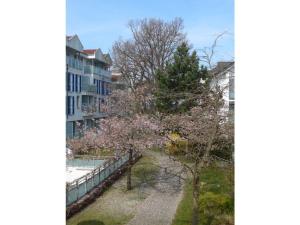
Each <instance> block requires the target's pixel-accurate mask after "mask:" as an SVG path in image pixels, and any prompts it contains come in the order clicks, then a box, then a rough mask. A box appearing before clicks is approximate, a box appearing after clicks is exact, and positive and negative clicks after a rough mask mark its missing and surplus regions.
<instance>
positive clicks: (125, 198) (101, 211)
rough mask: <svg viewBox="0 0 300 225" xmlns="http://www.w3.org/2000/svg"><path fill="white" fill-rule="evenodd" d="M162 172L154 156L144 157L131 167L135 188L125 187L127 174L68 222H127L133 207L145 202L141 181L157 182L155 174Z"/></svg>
mask: <svg viewBox="0 0 300 225" xmlns="http://www.w3.org/2000/svg"><path fill="white" fill-rule="evenodd" d="M158 172H159V168H158V167H157V166H155V159H154V158H153V157H150V156H143V157H142V158H141V159H140V160H139V161H138V162H137V163H136V164H135V165H134V166H133V168H132V185H133V189H132V190H130V191H127V190H126V173H125V174H124V175H123V176H122V177H121V178H120V179H121V180H120V182H119V183H120V184H119V185H114V186H112V187H110V188H109V189H108V190H107V191H105V192H104V194H103V195H102V196H101V197H99V198H98V199H96V201H95V202H94V203H92V204H91V205H89V206H88V207H87V208H85V209H84V210H82V211H81V212H79V213H77V214H76V215H74V216H73V217H71V218H70V219H68V220H67V223H66V225H124V224H126V223H128V222H129V221H130V219H131V218H132V217H133V216H134V212H133V208H134V207H135V206H136V205H137V204H138V203H139V202H140V201H143V200H144V199H145V198H146V197H147V194H145V193H141V192H140V190H139V186H140V184H142V183H145V182H148V183H149V184H153V182H155V181H154V180H153V177H154V176H155V175H156V174H157V173H158Z"/></svg>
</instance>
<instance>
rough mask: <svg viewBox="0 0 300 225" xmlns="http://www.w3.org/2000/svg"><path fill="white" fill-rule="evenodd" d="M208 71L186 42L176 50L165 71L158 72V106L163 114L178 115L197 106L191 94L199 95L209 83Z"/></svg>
mask: <svg viewBox="0 0 300 225" xmlns="http://www.w3.org/2000/svg"><path fill="white" fill-rule="evenodd" d="M207 79H208V73H207V69H206V68H205V67H203V66H201V67H200V66H199V58H198V56H197V54H196V51H193V52H192V53H191V54H190V47H189V46H188V44H187V43H186V42H184V43H182V44H181V45H180V46H179V47H178V48H177V50H176V52H175V53H174V56H173V60H172V62H171V63H169V64H168V65H167V66H166V69H165V70H164V71H158V72H157V90H156V93H155V95H156V106H157V109H158V110H159V111H161V112H167V113H176V112H184V111H187V110H189V109H190V108H191V107H192V106H194V105H195V100H194V99H192V98H190V96H191V95H190V94H195V93H197V92H198V93H199V91H201V88H202V87H204V86H205V85H207V83H208V82H203V81H207Z"/></svg>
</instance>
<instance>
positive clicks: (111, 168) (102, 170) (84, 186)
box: [66, 153, 137, 206]
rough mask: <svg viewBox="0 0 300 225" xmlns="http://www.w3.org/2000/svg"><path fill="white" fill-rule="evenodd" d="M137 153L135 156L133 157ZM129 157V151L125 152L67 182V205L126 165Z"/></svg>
mask: <svg viewBox="0 0 300 225" xmlns="http://www.w3.org/2000/svg"><path fill="white" fill-rule="evenodd" d="M136 156H137V155H134V156H133V159H134V158H136ZM128 159H129V153H126V154H124V155H123V156H121V157H120V158H118V159H114V160H112V159H111V160H108V161H106V162H105V163H104V164H103V165H101V166H98V167H97V168H95V169H94V170H92V171H91V172H90V173H88V174H86V175H84V176H82V177H80V178H78V179H76V180H74V181H72V182H71V183H67V186H66V198H67V199H66V204H67V206H69V205H71V204H72V203H74V202H76V201H78V200H79V199H80V198H82V197H83V196H84V195H85V194H87V193H88V192H90V191H91V190H92V189H93V188H94V187H96V186H98V185H99V184H101V183H102V182H103V181H104V180H105V179H106V178H108V177H109V176H110V175H112V174H113V173H114V172H115V171H116V170H118V169H119V168H120V167H121V166H123V165H125V164H126V163H127V161H128Z"/></svg>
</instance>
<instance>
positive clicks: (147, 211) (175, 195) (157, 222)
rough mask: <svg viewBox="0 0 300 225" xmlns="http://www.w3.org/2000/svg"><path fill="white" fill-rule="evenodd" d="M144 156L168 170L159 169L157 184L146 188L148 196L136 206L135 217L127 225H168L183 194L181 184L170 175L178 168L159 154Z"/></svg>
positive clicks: (178, 168) (175, 177)
mask: <svg viewBox="0 0 300 225" xmlns="http://www.w3.org/2000/svg"><path fill="white" fill-rule="evenodd" d="M146 154H151V155H152V156H154V157H155V158H156V159H157V160H158V163H159V165H160V167H168V169H167V170H165V169H164V168H161V169H160V172H159V175H158V176H157V177H156V179H157V180H158V182H157V184H156V185H155V186H154V187H147V188H146V190H147V192H148V193H149V194H150V195H149V196H148V197H147V198H146V199H145V200H144V201H143V202H141V203H140V204H138V205H137V209H136V212H135V216H134V217H133V218H132V219H131V220H130V221H129V223H127V225H170V224H171V223H172V219H173V217H174V215H175V213H176V208H177V205H178V203H179V202H180V200H181V198H182V193H183V191H182V187H183V182H182V181H181V182H179V178H178V177H177V176H174V175H172V174H175V173H177V172H178V171H179V170H180V166H179V165H178V164H177V163H175V162H173V161H172V160H170V159H169V158H168V157H167V156H166V155H164V154H161V153H159V152H147V153H146Z"/></svg>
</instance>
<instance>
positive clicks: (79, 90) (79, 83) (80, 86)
mask: <svg viewBox="0 0 300 225" xmlns="http://www.w3.org/2000/svg"><path fill="white" fill-rule="evenodd" d="M79 92H81V76H79Z"/></svg>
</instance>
